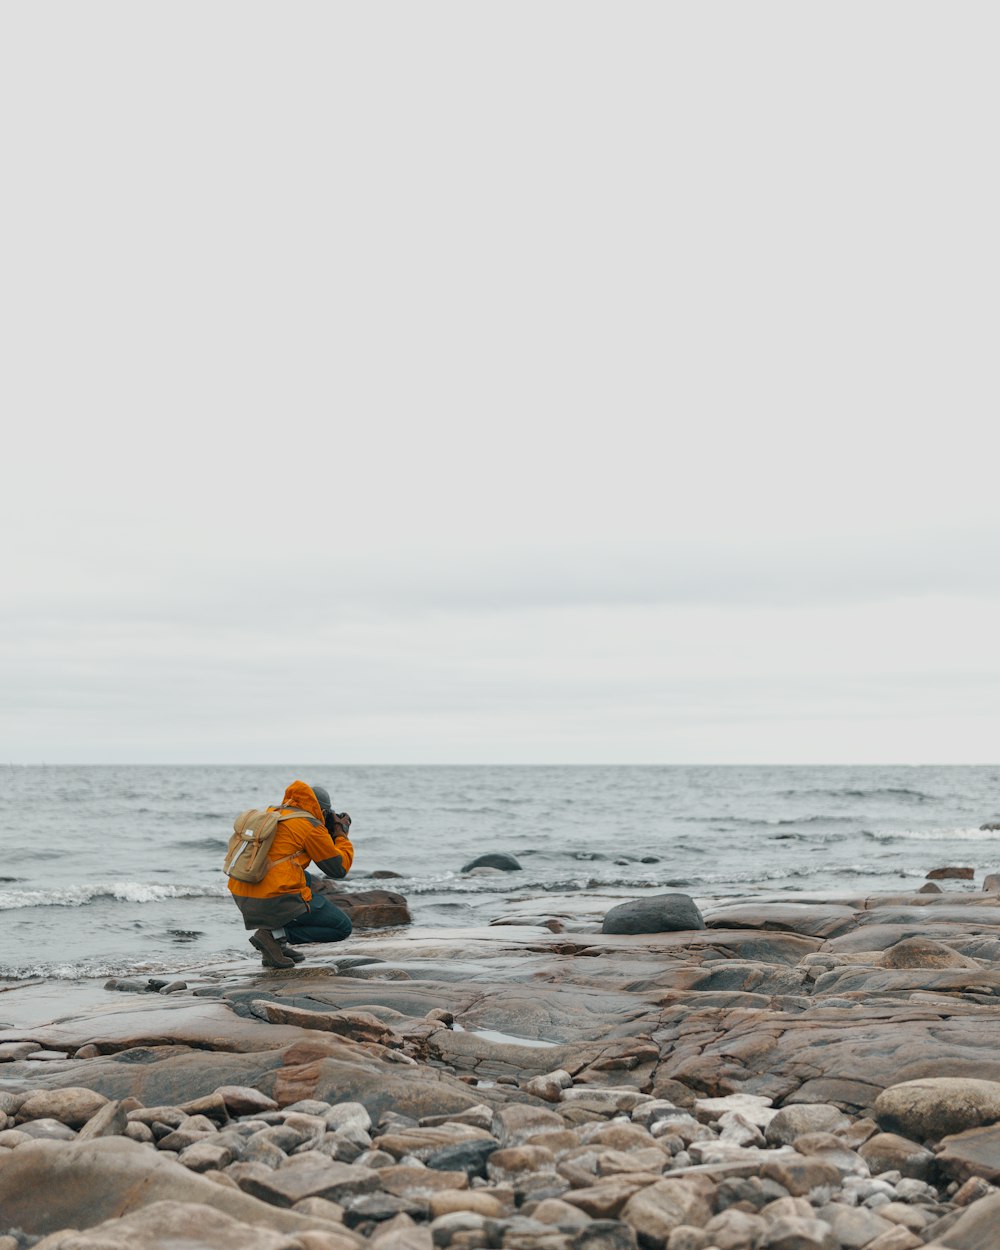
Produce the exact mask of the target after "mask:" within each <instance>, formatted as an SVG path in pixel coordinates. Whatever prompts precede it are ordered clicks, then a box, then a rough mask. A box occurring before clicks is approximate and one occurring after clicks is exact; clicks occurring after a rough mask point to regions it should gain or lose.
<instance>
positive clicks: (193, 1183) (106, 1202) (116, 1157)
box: [0, 1137, 316, 1250]
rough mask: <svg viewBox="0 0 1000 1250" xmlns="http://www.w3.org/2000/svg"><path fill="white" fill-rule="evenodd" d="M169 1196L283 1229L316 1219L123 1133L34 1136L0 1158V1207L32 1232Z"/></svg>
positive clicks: (88, 1221) (92, 1220)
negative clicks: (227, 1184) (68, 1138)
mask: <svg viewBox="0 0 1000 1250" xmlns="http://www.w3.org/2000/svg"><path fill="white" fill-rule="evenodd" d="M234 1166H235V1165H234ZM168 1199H169V1200H170V1201H172V1202H180V1203H185V1204H186V1203H199V1204H202V1205H204V1206H209V1207H213V1208H214V1209H215V1210H216V1211H219V1212H222V1213H224V1214H226V1215H229V1216H231V1217H233V1218H234V1219H237V1220H243V1221H246V1223H248V1224H253V1225H259V1226H261V1227H263V1228H268V1229H272V1230H275V1231H278V1232H283V1233H288V1232H298V1231H300V1230H303V1229H305V1228H307V1227H309V1226H310V1225H312V1226H313V1227H315V1224H316V1221H315V1220H314V1219H313V1220H307V1219H306V1218H305V1217H304V1216H301V1215H295V1214H294V1213H292V1212H291V1211H284V1210H279V1209H278V1208H277V1207H274V1206H271V1205H270V1204H268V1203H266V1202H259V1201H258V1200H257V1199H256V1198H254V1197H252V1196H251V1195H249V1194H247V1193H241V1192H238V1191H236V1190H230V1189H225V1188H223V1187H221V1186H219V1185H215V1184H213V1183H212V1182H211V1181H209V1180H206V1179H205V1177H203V1176H199V1175H198V1174H197V1173H196V1172H191V1171H189V1170H188V1169H187V1168H185V1167H181V1165H180V1164H179V1163H177V1162H176V1161H174V1160H172V1159H171V1158H170V1156H169V1155H165V1154H163V1153H160V1152H157V1151H155V1150H150V1149H149V1147H148V1146H142V1145H140V1144H139V1143H138V1142H133V1141H129V1140H128V1139H127V1138H124V1137H105V1138H98V1139H97V1140H96V1141H86V1142H29V1143H27V1144H25V1145H22V1146H19V1147H18V1148H17V1150H11V1151H8V1152H6V1157H3V1156H0V1211H2V1212H3V1218H4V1220H6V1221H7V1222H8V1225H9V1226H12V1227H16V1228H21V1229H23V1230H24V1232H26V1233H29V1234H32V1235H34V1236H38V1235H40V1234H46V1233H52V1232H56V1231H58V1230H60V1229H65V1228H91V1227H93V1226H94V1225H95V1224H100V1223H101V1222H102V1221H104V1220H107V1219H109V1218H110V1217H112V1216H120V1215H128V1214H130V1213H131V1212H133V1211H135V1212H140V1214H141V1209H142V1208H144V1207H148V1206H150V1205H151V1204H153V1203H157V1202H160V1201H163V1200H168ZM140 1244H141V1245H145V1244H147V1243H143V1242H142V1240H141V1238H140V1239H133V1242H132V1245H133V1246H134V1245H140ZM105 1245H106V1243H105ZM102 1250H104V1247H102Z"/></svg>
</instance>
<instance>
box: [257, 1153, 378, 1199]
mask: <svg viewBox="0 0 1000 1250" xmlns="http://www.w3.org/2000/svg"><path fill="white" fill-rule="evenodd" d="M378 1185H379V1173H378V1172H376V1171H374V1170H373V1169H371V1168H364V1167H357V1166H356V1165H352V1164H348V1163H336V1162H334V1161H333V1160H332V1159H326V1158H323V1159H322V1161H320V1160H319V1159H315V1158H310V1159H303V1157H302V1156H298V1157H293V1158H292V1159H291V1160H289V1162H288V1163H287V1164H286V1165H285V1166H283V1167H280V1168H276V1169H275V1170H274V1171H270V1170H268V1172H267V1175H266V1176H265V1175H260V1174H257V1175H255V1176H253V1177H249V1178H247V1179H246V1180H241V1181H240V1188H241V1189H242V1190H244V1191H245V1192H246V1193H248V1194H253V1196H254V1197H255V1198H260V1199H261V1200H262V1201H264V1202H269V1203H271V1204H272V1205H274V1206H278V1207H292V1206H294V1205H295V1204H296V1203H297V1202H301V1201H302V1199H303V1198H326V1199H327V1201H329V1202H336V1203H338V1204H342V1203H343V1202H344V1201H345V1200H346V1199H348V1198H353V1197H355V1196H356V1195H358V1194H370V1193H372V1192H373V1191H374V1190H375V1189H377V1188H378Z"/></svg>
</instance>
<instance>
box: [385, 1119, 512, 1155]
mask: <svg viewBox="0 0 1000 1250" xmlns="http://www.w3.org/2000/svg"><path fill="white" fill-rule="evenodd" d="M494 1140H495V1138H494V1137H493V1136H492V1134H490V1133H488V1132H487V1131H486V1130H485V1129H481V1128H474V1127H473V1126H472V1125H469V1124H442V1125H440V1126H430V1125H428V1126H419V1127H417V1128H405V1129H399V1130H397V1131H396V1132H394V1133H384V1134H383V1135H382V1136H381V1137H376V1138H375V1139H374V1140H373V1142H372V1145H373V1146H374V1148H375V1149H376V1150H385V1151H387V1152H388V1153H389V1154H391V1155H392V1156H393V1157H394V1158H396V1159H401V1158H402V1157H403V1155H414V1156H415V1157H416V1158H418V1159H425V1158H426V1157H427V1156H428V1155H431V1154H434V1153H435V1151H438V1150H443V1149H444V1148H445V1147H447V1146H457V1145H460V1144H461V1143H462V1142H470V1141H494Z"/></svg>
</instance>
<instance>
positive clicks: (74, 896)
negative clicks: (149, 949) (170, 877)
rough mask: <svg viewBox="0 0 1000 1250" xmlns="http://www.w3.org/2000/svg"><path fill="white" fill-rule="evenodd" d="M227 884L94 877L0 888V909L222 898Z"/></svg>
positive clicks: (226, 891) (12, 909)
mask: <svg viewBox="0 0 1000 1250" xmlns="http://www.w3.org/2000/svg"><path fill="white" fill-rule="evenodd" d="M227 893H228V890H227V888H226V886H224V885H219V886H205V885H150V884H148V883H147V882H144V881H95V882H94V883H93V884H90V885H68V886H63V887H61V888H58V889H54V890H0V911H17V910H18V909H19V908H22V907H86V906H87V904H88V903H93V902H95V901H96V900H98V899H105V898H107V899H114V900H115V901H116V902H119V903H161V902H164V901H165V900H167V899H172V898H223V897H225V895H226V894H227Z"/></svg>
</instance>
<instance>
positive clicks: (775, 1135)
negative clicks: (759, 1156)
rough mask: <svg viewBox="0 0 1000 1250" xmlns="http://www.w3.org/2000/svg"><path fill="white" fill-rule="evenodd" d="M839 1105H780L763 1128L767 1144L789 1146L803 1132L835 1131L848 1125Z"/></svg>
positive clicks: (848, 1122) (847, 1120) (848, 1121)
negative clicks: (778, 1109)
mask: <svg viewBox="0 0 1000 1250" xmlns="http://www.w3.org/2000/svg"><path fill="white" fill-rule="evenodd" d="M850 1124H851V1122H850V1120H849V1119H848V1118H847V1116H846V1115H844V1113H843V1111H841V1110H840V1108H839V1107H834V1106H832V1105H830V1104H824V1103H814V1104H809V1103H794V1104H792V1105H790V1106H786V1107H782V1108H781V1110H780V1111H779V1112H778V1114H777V1115H775V1116H774V1117H773V1118H772V1119H771V1120H769V1121H768V1124H767V1127H766V1128H765V1130H764V1136H765V1138H766V1139H767V1142H768V1145H771V1146H790V1145H791V1144H792V1142H793V1141H795V1139H796V1137H801V1136H802V1134H803V1133H836V1132H838V1131H839V1130H841V1129H846V1128H849V1127H850Z"/></svg>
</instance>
